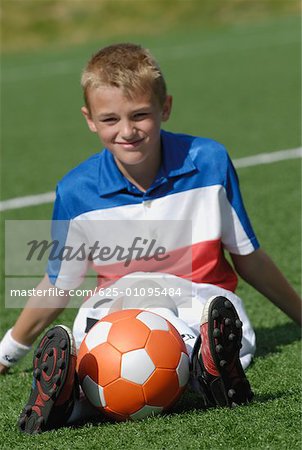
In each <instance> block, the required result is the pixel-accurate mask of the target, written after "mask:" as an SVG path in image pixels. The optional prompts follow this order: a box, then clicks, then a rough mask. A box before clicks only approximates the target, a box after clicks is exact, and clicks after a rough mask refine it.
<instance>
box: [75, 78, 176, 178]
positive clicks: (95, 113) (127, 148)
mask: <svg viewBox="0 0 302 450" xmlns="http://www.w3.org/2000/svg"><path fill="white" fill-rule="evenodd" d="M88 100H89V106H90V111H89V110H88V109H87V108H86V107H83V108H82V113H83V115H84V117H85V119H86V121H87V124H88V126H89V128H90V130H91V131H92V132H94V133H97V134H98V136H99V138H100V139H101V141H102V142H103V145H104V146H105V147H106V148H108V150H110V152H111V153H112V154H113V156H114V158H115V160H116V162H117V163H118V165H122V166H133V165H138V166H140V165H141V167H142V169H143V168H144V167H145V168H148V163H149V162H150V161H152V160H153V159H154V158H157V157H158V155H159V154H160V128H161V122H163V121H166V120H168V118H169V116H170V111H171V105H172V98H171V97H170V96H167V99H166V101H165V104H164V106H163V107H160V105H159V102H158V100H157V99H156V98H153V97H152V96H150V94H143V95H138V96H136V97H135V98H134V99H129V98H128V97H126V96H125V94H124V93H123V91H122V90H121V89H120V88H116V87H110V86H108V87H101V88H97V89H91V90H90V92H89V93H88ZM144 163H145V164H144Z"/></svg>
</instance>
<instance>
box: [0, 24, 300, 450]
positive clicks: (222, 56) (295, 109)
mask: <svg viewBox="0 0 302 450" xmlns="http://www.w3.org/2000/svg"><path fill="white" fill-rule="evenodd" d="M127 40H129V41H131V40H132V38H131V36H127ZM135 42H140V43H142V44H143V45H144V46H147V47H149V48H150V49H151V50H152V52H153V53H154V54H155V56H156V57H157V58H158V59H159V61H160V62H161V66H162V68H163V70H164V72H165V74H166V78H167V82H168V86H169V88H170V92H171V94H173V95H174V112H173V114H172V118H171V120H170V121H169V122H168V124H167V126H166V129H169V130H172V131H180V132H185V133H192V134H198V135H202V136H207V137H212V138H214V139H216V140H218V141H221V142H223V143H224V144H225V145H226V146H227V148H228V149H229V152H230V154H231V156H232V157H233V158H240V157H244V156H248V155H255V154H257V153H261V152H272V151H275V150H280V149H290V148H294V147H298V146H299V145H300V120H301V116H300V67H299V59H300V23H299V19H298V18H295V17H288V18H284V19H282V18H279V19H278V20H271V21H267V22H263V21H262V22H259V23H258V24H257V23H254V24H250V25H245V26H230V27H224V28H221V29H216V30H215V31H209V30H208V31H205V30H204V31H203V30H197V29H196V28H195V29H192V30H191V31H188V30H187V29H183V30H178V32H177V33H176V32H173V31H169V32H167V33H166V34H165V35H162V34H161V35H160V36H157V37H156V36H151V35H149V36H140V37H138V36H135ZM106 43H107V42H105V41H102V42H90V43H89V44H85V45H81V46H77V47H70V48H65V49H63V48H61V49H60V50H55V49H52V50H49V51H47V52H45V51H38V50H36V51H35V52H23V53H22V54H21V53H20V54H17V53H14V54H11V55H9V54H7V55H5V56H3V58H2V70H1V82H2V123H1V132H2V133H1V134H2V136H1V139H2V141H1V147H2V189H1V193H2V199H8V198H13V197H20V196H23V195H29V194H39V193H43V192H47V191H51V190H54V188H55V184H56V182H57V180H58V179H60V178H61V177H62V176H63V175H64V173H66V172H67V171H68V170H69V169H70V168H72V167H73V166H74V165H76V164H77V163H79V162H80V161H82V160H84V159H85V158H86V157H88V156H89V155H90V154H92V153H95V152H97V151H98V150H99V148H100V144H99V143H98V142H97V141H96V138H95V136H93V135H90V134H89V132H88V130H86V125H85V124H84V121H83V120H82V118H81V116H80V106H81V104H82V96H81V92H80V88H79V74H80V71H81V69H82V67H83V66H84V64H85V62H86V60H87V59H88V57H89V55H90V54H91V53H92V52H93V51H95V50H96V49H97V48H98V47H99V46H102V45H105V44H106ZM238 173H239V177H240V180H241V188H242V192H243V196H244V199H245V203H246V206H247V209H248V212H249V215H250V217H251V220H252V223H253V225H254V228H255V230H256V233H257V235H258V237H259V240H260V242H261V243H262V246H263V247H264V248H265V249H266V250H267V251H268V252H269V253H270V255H271V256H272V257H273V259H274V260H275V261H276V262H277V264H278V265H279V267H280V268H281V269H282V270H283V271H284V273H285V274H286V275H287V277H288V278H289V280H290V281H291V282H292V284H293V285H294V286H295V287H296V289H297V290H300V285H301V279H300V277H301V266H300V261H301V254H300V249H301V245H300V237H301V234H300V220H301V210H300V205H301V203H300V200H301V198H300V197H301V189H300V176H301V173H300V161H299V160H288V161H283V162H278V163H273V164H267V165H262V166H261V165H260V166H255V167H247V168H242V169H239V171H238ZM51 210H52V206H51V205H48V204H46V205H41V206H37V207H28V208H23V209H18V210H11V211H6V212H4V213H3V214H2V221H4V220H5V219H49V218H50V215H51ZM238 294H239V295H240V296H241V297H242V298H243V299H244V300H245V304H246V309H247V311H248V313H249V315H250V317H251V320H252V323H253V324H254V327H255V330H256V334H257V341H258V346H257V354H256V358H255V361H254V363H253V365H252V366H251V367H250V368H249V370H248V377H249V379H250V381H251V384H252V386H253V389H254V391H255V400H254V402H253V403H252V404H251V405H250V406H249V407H239V408H237V409H234V410H227V409H211V410H208V411H203V410H200V409H199V408H198V402H197V399H196V398H195V397H194V395H192V394H190V393H186V394H185V396H184V397H183V399H182V400H181V401H180V402H179V403H178V405H177V406H176V407H175V410H174V411H173V412H172V413H171V414H169V415H166V416H162V417H156V418H149V419H146V420H144V421H141V422H131V423H130V422H129V423H123V424H112V423H102V424H90V423H88V424H84V425H82V426H80V427H78V428H73V429H69V428H62V429H60V430H57V431H53V432H50V433H45V434H43V435H40V436H36V437H28V436H23V435H21V434H19V433H18V431H17V429H16V421H17V418H18V415H19V412H20V410H21V408H22V406H23V403H24V402H25V401H26V399H27V396H28V390H29V386H30V384H31V358H32V354H30V355H28V356H27V357H26V358H25V359H24V360H23V361H22V362H21V363H20V364H19V365H18V366H17V367H15V368H14V369H13V370H12V371H11V373H10V374H9V375H7V376H6V377H2V378H1V380H0V383H1V385H0V389H1V391H0V392H1V405H2V407H1V412H0V418H1V424H0V427H1V429H0V448H2V449H5V450H6V449H32V448H33V449H35V450H36V449H46V450H54V449H71V448H72V449H83V448H87V449H101V448H106V449H118V450H121V449H148V450H149V449H181V450H184V449H197V448H198V449H206V448H211V449H218V448H222V449H274V450H281V449H296V448H297V449H298V448H299V449H300V448H301V444H302V440H301V427H300V425H301V345H300V330H299V328H298V327H297V326H296V325H295V324H293V323H292V322H291V321H290V320H289V319H288V318H287V317H286V316H285V315H284V314H283V313H281V312H280V311H279V310H277V309H276V308H275V307H273V306H272V305H271V304H270V303H269V302H268V301H266V300H265V299H264V298H263V297H261V295H260V294H258V293H257V292H255V291H254V290H253V289H252V288H251V287H249V286H248V285H246V284H244V283H243V282H241V283H240V285H239V289H238ZM3 299H4V291H2V303H4V302H3ZM17 314H18V311H16V310H14V309H4V308H2V314H1V331H2V333H3V332H4V331H5V330H6V329H7V327H9V326H12V324H13V322H14V320H15V318H16V317H17ZM74 316H75V311H74V310H67V311H65V312H64V313H63V315H62V316H61V317H60V319H59V320H58V321H57V322H65V323H66V324H67V325H71V324H72V321H73V318H74Z"/></svg>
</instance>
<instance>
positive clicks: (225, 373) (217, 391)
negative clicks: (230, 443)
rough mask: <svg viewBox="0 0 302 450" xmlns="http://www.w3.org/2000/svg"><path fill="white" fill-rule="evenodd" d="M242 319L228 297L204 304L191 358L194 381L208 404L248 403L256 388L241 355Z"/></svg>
mask: <svg viewBox="0 0 302 450" xmlns="http://www.w3.org/2000/svg"><path fill="white" fill-rule="evenodd" d="M241 339H242V322H241V321H240V319H239V317H238V314H237V311H236V309H235V307H234V306H233V304H232V303H231V302H230V300H228V299H227V298H225V297H220V296H219V297H214V298H211V299H210V300H209V301H208V302H207V303H206V305H205V308H204V311H203V315H202V318H201V323H200V337H199V339H198V340H197V342H196V345H195V348H194V350H193V358H192V378H193V379H192V385H193V388H194V390H196V391H197V392H199V394H200V395H201V396H202V398H203V404H204V406H205V407H208V406H229V407H234V406H237V405H243V404H247V403H249V402H250V401H251V400H252V398H253V392H252V390H251V386H250V383H249V381H248V380H247V378H246V375H245V373H244V370H243V368H242V366H241V363H240V359H239V351H240V348H241Z"/></svg>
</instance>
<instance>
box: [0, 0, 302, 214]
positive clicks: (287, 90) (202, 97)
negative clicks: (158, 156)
mask: <svg viewBox="0 0 302 450" xmlns="http://www.w3.org/2000/svg"><path fill="white" fill-rule="evenodd" d="M299 15H300V2H299V1H298V0H218V1H217V0H95V1H93V0H2V1H1V54H2V55H1V112H2V114H1V151H2V187H1V197H2V199H9V198H13V197H20V196H24V195H29V194H38V193H43V192H48V191H51V190H54V189H55V185H56V182H57V181H58V180H59V179H60V178H61V177H62V176H63V175H64V174H65V173H66V172H67V171H68V170H70V169H71V168H72V167H74V166H75V165H76V164H78V163H79V162H80V161H82V160H84V159H86V158H87V157H88V156H89V155H91V154H92V153H95V152H97V151H99V150H100V149H101V148H102V147H101V144H100V143H99V142H98V141H97V139H96V137H95V136H94V135H93V134H91V133H89V131H88V130H87V128H86V124H85V123H84V121H83V119H82V117H81V113H80V107H81V105H82V93H81V89H80V84H79V80H80V75H81V71H82V69H83V67H84V65H85V63H86V61H87V60H88V59H89V57H90V56H91V54H92V53H94V52H95V51H97V50H98V49H99V48H100V47H102V46H104V45H107V44H109V43H113V42H119V41H131V42H136V43H140V44H142V45H143V46H146V47H148V48H149V49H150V50H151V52H152V53H153V54H154V55H155V57H156V58H157V59H158V61H159V63H160V65H161V67H162V69H163V71H164V74H165V76H166V80H167V84H168V87H169V92H170V93H171V94H172V95H173V96H174V109H173V114H172V117H171V119H170V121H169V122H168V123H167V124H165V128H167V129H169V130H171V131H175V132H184V133H191V134H196V135H202V136H206V137H211V138H214V139H216V140H218V141H221V142H223V143H224V144H225V145H226V146H227V148H228V150H229V152H230V154H231V156H232V157H234V158H237V157H242V156H247V155H251V154H256V153H260V152H263V151H273V150H279V149H287V148H293V147H295V146H298V145H299V142H300V96H299V93H300V50H301V49H300V17H299ZM48 214H49V212H47V217H48Z"/></svg>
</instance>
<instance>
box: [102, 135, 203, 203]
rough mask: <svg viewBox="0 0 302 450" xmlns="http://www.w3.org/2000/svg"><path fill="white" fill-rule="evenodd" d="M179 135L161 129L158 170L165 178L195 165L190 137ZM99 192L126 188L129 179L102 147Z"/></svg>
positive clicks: (110, 192) (179, 173) (185, 171)
mask: <svg viewBox="0 0 302 450" xmlns="http://www.w3.org/2000/svg"><path fill="white" fill-rule="evenodd" d="M179 137H180V135H178V134H174V133H170V132H168V131H164V130H161V140H162V154H163V159H162V165H161V167H160V169H159V172H160V173H161V174H162V175H163V176H164V177H165V178H166V179H169V178H172V177H176V176H179V175H183V174H186V173H190V172H193V171H195V169H196V166H195V164H194V162H193V160H192V158H191V156H190V152H189V150H190V147H191V145H192V138H189V137H188V139H186V138H185V136H184V135H183V139H180V138H179ZM98 186H99V194H100V195H102V196H103V195H108V194H113V193H116V192H119V191H122V190H125V189H126V190H128V188H129V181H128V180H127V179H126V178H125V177H124V176H123V175H122V173H121V172H120V170H119V169H118V167H117V165H116V162H115V161H114V158H113V155H112V153H110V151H109V150H108V149H104V150H103V152H102V154H101V155H100V167H99V184H98Z"/></svg>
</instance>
